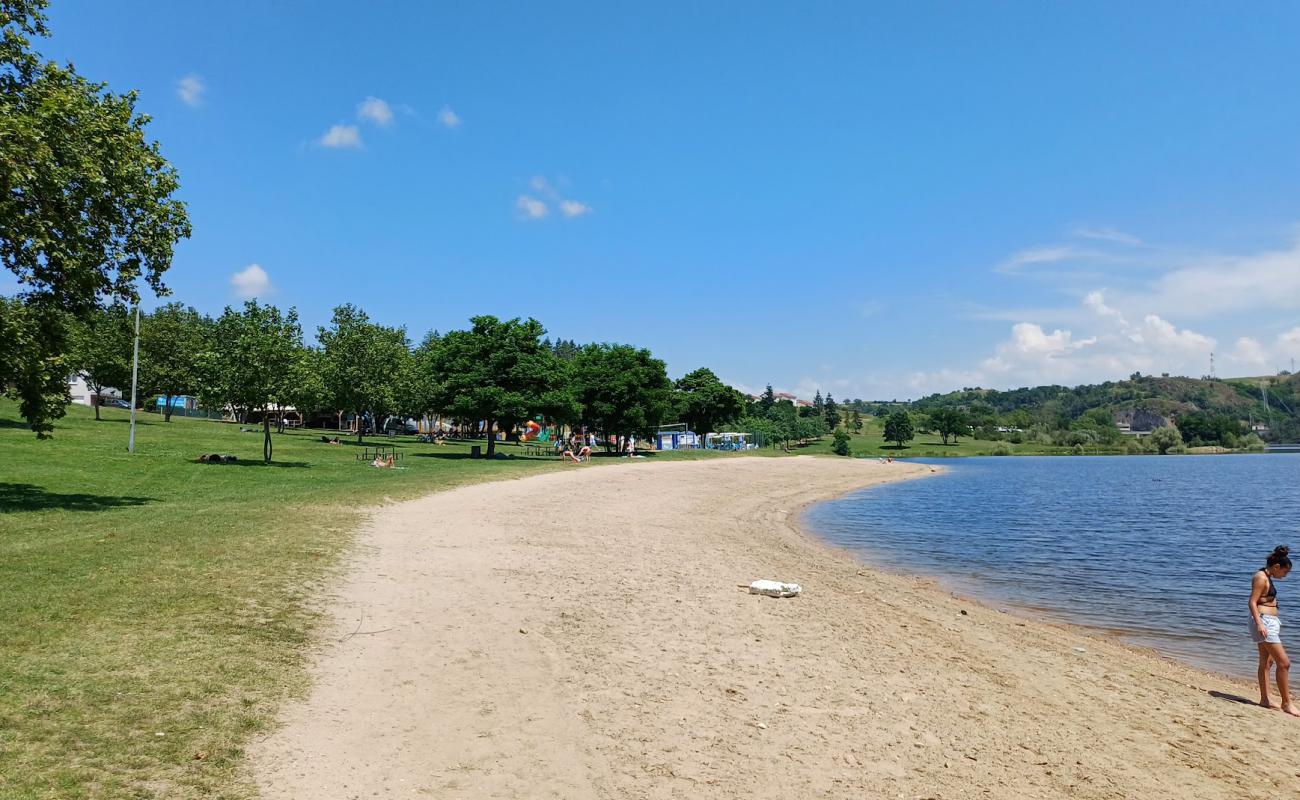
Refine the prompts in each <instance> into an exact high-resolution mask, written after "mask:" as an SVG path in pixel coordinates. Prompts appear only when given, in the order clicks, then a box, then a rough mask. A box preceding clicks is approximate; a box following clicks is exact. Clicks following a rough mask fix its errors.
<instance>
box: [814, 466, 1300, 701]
mask: <svg viewBox="0 0 1300 800" xmlns="http://www.w3.org/2000/svg"><path fill="white" fill-rule="evenodd" d="M942 463H943V464H944V466H945V467H947V468H948V470H949V471H948V472H947V473H945V474H942V475H938V476H934V477H932V478H927V479H924V480H918V481H908V482H905V483H901V484H891V485H888V486H881V487H874V488H871V489H865V490H863V491H860V492H856V493H853V494H851V495H848V496H846V497H844V498H841V499H839V500H835V501H832V502H829V503H823V504H821V505H818V506H814V507H813V508H811V509H809V511H808V512H807V513H806V514H805V521H806V523H807V524H808V525H809V527H810V528H811V529H812V530H813V531H815V532H816V533H817V534H819V535H820V536H822V537H823V538H825V539H826V540H828V541H829V542H831V543H832V544H835V545H837V546H840V547H844V548H847V549H849V550H852V551H854V552H855V553H857V554H858V555H859V557H861V558H862V559H863V560H864V561H867V562H868V563H871V564H876V565H878V566H882V567H885V568H886V569H891V570H896V571H902V572H907V573H912V574H923V575H929V576H935V577H938V578H939V579H940V580H941V581H942V582H943V583H944V584H945V585H946V586H948V587H950V588H951V589H953V590H955V591H958V592H960V593H963V594H967V595H970V596H973V597H978V598H980V599H983V600H986V601H990V602H993V603H995V604H996V603H1004V604H1013V605H1017V606H1020V607H1024V608H1030V609H1035V610H1039V611H1042V612H1045V613H1047V614H1049V615H1050V616H1053V617H1055V618H1057V619H1060V620H1064V621H1066V622H1072V623H1076V624H1082V625H1089V626H1093V627H1097V628H1102V629H1106V630H1109V631H1113V632H1116V633H1118V634H1119V635H1120V636H1121V638H1123V639H1125V640H1127V641H1130V642H1132V643H1134V644H1140V645H1143V646H1146V647H1154V648H1155V649H1157V650H1160V651H1162V652H1164V653H1166V654H1168V655H1171V656H1173V657H1175V658H1179V659H1182V660H1184V661H1187V662H1189V663H1192V664H1195V665H1197V666H1201V667H1205V668H1209V669H1214V670H1219V671H1222V672H1228V673H1233V674H1238V675H1243V676H1250V675H1253V674H1254V671H1255V666H1254V664H1255V649H1254V647H1253V646H1252V645H1251V643H1250V639H1249V636H1248V634H1247V628H1246V620H1247V613H1248V612H1247V611H1246V598H1247V596H1248V595H1249V592H1250V576H1251V573H1252V572H1253V571H1254V570H1256V569H1258V568H1259V567H1260V566H1262V564H1263V560H1264V557H1265V556H1266V555H1267V554H1268V553H1270V552H1271V551H1272V549H1273V547H1274V546H1276V545H1278V544H1290V545H1292V546H1293V547H1296V548H1297V557H1298V559H1297V560H1300V535H1297V522H1296V520H1297V516H1296V512H1297V510H1300V503H1298V502H1297V501H1298V500H1300V455H1267V456H1217V457H1211V456H1184V457H1176V456H1164V457H1155V456H1151V457H1086V458H1063V457H1054V458H1052V457H1044V458H1031V457H1015V458H971V459H961V460H957V459H952V460H946V461H944V462H942ZM1288 583H1291V584H1293V585H1294V586H1295V588H1294V589H1292V587H1291V586H1288V585H1287V584H1288ZM1278 594H1279V598H1280V601H1281V603H1280V605H1281V609H1282V618H1283V622H1284V624H1285V623H1286V622H1287V621H1288V620H1295V621H1296V625H1297V626H1300V570H1297V571H1296V573H1295V574H1294V576H1293V577H1292V579H1291V580H1290V581H1281V582H1280V583H1279V588H1278ZM1291 609H1295V611H1294V612H1292V613H1290V614H1288V611H1290V610H1291ZM1153 611H1154V612H1155V613H1154V614H1153ZM1286 630H1287V629H1286V628H1284V635H1283V640H1284V641H1286V640H1287V636H1286ZM1297 630H1300V627H1297ZM1290 649H1291V650H1292V651H1294V652H1300V639H1296V638H1294V637H1293V638H1292V641H1291V648H1290Z"/></svg>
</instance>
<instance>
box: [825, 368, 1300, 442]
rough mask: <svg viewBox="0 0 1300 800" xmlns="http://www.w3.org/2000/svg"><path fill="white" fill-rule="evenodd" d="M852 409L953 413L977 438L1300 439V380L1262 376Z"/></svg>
mask: <svg viewBox="0 0 1300 800" xmlns="http://www.w3.org/2000/svg"><path fill="white" fill-rule="evenodd" d="M849 405H850V407H855V408H858V409H859V410H861V411H864V412H867V413H872V414H875V415H877V416H882V415H884V414H887V413H891V412H893V411H897V410H900V409H905V410H907V411H909V412H911V413H917V414H928V413H931V412H934V411H937V410H939V409H955V410H959V411H961V412H963V413H964V414H965V415H966V418H967V420H968V422H969V423H970V426H971V428H972V429H973V431H974V433H975V435H977V436H981V438H983V436H984V435H987V436H988V438H1006V437H1008V436H1010V435H1013V434H1017V433H1018V434H1021V435H1039V436H1041V437H1051V438H1052V439H1053V440H1054V441H1056V440H1066V441H1068V439H1069V437H1068V436H1065V437H1063V436H1061V434H1062V433H1068V432H1071V431H1078V432H1083V433H1088V432H1091V433H1093V434H1095V435H1094V436H1092V437H1091V438H1093V439H1096V438H1102V439H1105V438H1110V437H1111V436H1113V435H1114V433H1115V431H1114V430H1110V428H1111V427H1112V426H1114V427H1115V428H1118V427H1119V426H1124V427H1127V428H1130V429H1131V430H1133V431H1150V430H1155V429H1158V428H1161V427H1171V426H1173V427H1177V428H1178V429H1179V431H1180V432H1181V434H1182V437H1183V439H1184V440H1185V441H1186V442H1187V443H1188V444H1189V445H1194V444H1224V445H1227V446H1237V445H1238V444H1239V442H1240V440H1242V439H1244V438H1245V437H1249V436H1252V434H1254V435H1258V436H1259V437H1261V438H1262V439H1264V440H1266V441H1279V442H1281V441H1285V442H1295V441H1300V414H1297V411H1298V410H1300V375H1291V374H1286V373H1283V374H1280V375H1276V376H1268V377H1261V378H1183V377H1170V376H1167V375H1165V376H1160V377H1154V376H1148V375H1142V374H1139V373H1134V374H1133V375H1131V376H1130V377H1129V379H1128V380H1123V381H1107V382H1105V383H1099V384H1091V385H1084V386H1075V387H1073V388H1071V387H1066V386H1036V387H1033V388H1023V389H1012V390H1008V391H998V390H994V389H978V388H966V389H962V390H960V391H955V392H949V393H947V394H932V395H929V396H928V397H923V398H921V399H919V400H916V401H913V402H911V403H897V402H890V403H871V402H863V401H851V402H850V404H849Z"/></svg>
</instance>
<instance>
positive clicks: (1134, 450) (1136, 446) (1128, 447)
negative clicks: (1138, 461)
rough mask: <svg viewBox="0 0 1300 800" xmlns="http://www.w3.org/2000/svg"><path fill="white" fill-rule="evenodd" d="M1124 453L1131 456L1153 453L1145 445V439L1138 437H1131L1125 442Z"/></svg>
mask: <svg viewBox="0 0 1300 800" xmlns="http://www.w3.org/2000/svg"><path fill="white" fill-rule="evenodd" d="M1124 452H1125V453H1127V454H1129V455H1131V456H1140V455H1142V454H1143V453H1149V452H1151V451H1150V449H1149V448H1147V447H1146V446H1145V444H1144V440H1143V439H1139V438H1138V437H1136V436H1130V437H1128V439H1126V440H1125V441H1124Z"/></svg>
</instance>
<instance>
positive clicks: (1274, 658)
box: [1247, 546, 1300, 717]
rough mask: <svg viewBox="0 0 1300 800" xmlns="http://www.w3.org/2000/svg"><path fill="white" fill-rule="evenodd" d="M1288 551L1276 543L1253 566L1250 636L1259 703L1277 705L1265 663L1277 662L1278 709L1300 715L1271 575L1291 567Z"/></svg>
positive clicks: (1285, 571)
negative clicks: (1256, 659) (1270, 692)
mask: <svg viewBox="0 0 1300 800" xmlns="http://www.w3.org/2000/svg"><path fill="white" fill-rule="evenodd" d="M1288 552H1290V551H1289V549H1288V548H1286V547H1281V546H1279V547H1277V548H1276V549H1274V550H1273V553H1272V555H1270V556H1269V557H1268V561H1267V562H1266V563H1265V564H1264V568H1263V569H1260V570H1256V572H1255V575H1254V577H1253V578H1251V582H1250V601H1249V603H1248V604H1247V605H1248V606H1249V608H1250V638H1251V640H1252V641H1253V642H1255V646H1256V647H1257V648H1259V704H1260V705H1261V706H1263V707H1264V708H1274V709H1275V708H1279V706H1275V705H1273V702H1272V701H1271V700H1269V697H1268V665H1269V662H1272V663H1273V664H1274V665H1275V666H1276V676H1277V691H1278V693H1279V694H1280V695H1282V705H1281V706H1280V708H1281V710H1282V711H1284V712H1286V713H1287V714H1291V715H1292V716H1296V717H1300V710H1297V709H1296V707H1295V706H1294V705H1292V703H1291V687H1290V685H1289V684H1290V675H1291V659H1290V658H1288V657H1287V654H1286V648H1285V647H1283V646H1282V622H1281V621H1280V620H1279V619H1278V616H1277V587H1276V586H1274V585H1273V579H1274V578H1285V577H1286V575H1287V573H1288V572H1290V571H1291V559H1290V558H1289V557H1288V556H1287V553H1288Z"/></svg>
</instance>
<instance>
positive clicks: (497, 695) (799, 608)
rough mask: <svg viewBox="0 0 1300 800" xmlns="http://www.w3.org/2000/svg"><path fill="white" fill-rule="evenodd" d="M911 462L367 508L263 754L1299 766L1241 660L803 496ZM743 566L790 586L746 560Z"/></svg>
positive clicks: (437, 773)
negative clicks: (978, 587)
mask: <svg viewBox="0 0 1300 800" xmlns="http://www.w3.org/2000/svg"><path fill="white" fill-rule="evenodd" d="M928 472H929V468H928V467H925V466H922V465H915V464H905V463H901V462H900V463H894V464H890V465H884V464H878V463H876V462H874V461H866V460H851V459H830V458H815V459H814V458H779V459H778V458H746V459H716V460H707V461H695V462H659V463H653V462H642V463H632V464H627V465H623V466H619V467H600V468H594V467H574V468H572V469H570V470H567V471H563V472H557V473H551V474H547V475H542V476H537V477H532V478H527V479H523V480H516V481H503V482H499V483H492V484H484V485H479V486H470V487H465V488H461V489H456V490H453V491H449V492H445V493H440V494H435V495H431V496H429V497H426V498H423V499H420V500H416V501H412V502H407V503H401V504H394V505H390V506H386V507H384V508H381V509H378V510H377V511H375V512H374V514H373V515H372V516H371V518H370V521H369V523H368V524H367V525H366V526H365V528H364V529H363V530H362V531H361V533H360V536H359V545H358V549H357V551H356V553H355V554H354V557H353V559H352V562H351V563H350V565H349V568H348V570H347V572H346V574H345V578H344V579H343V580H342V581H341V582H340V584H339V585H338V587H337V588H336V591H335V593H334V594H333V595H332V596H331V597H330V598H328V602H329V604H330V605H329V608H330V613H331V618H332V622H331V624H330V626H329V628H328V629H327V631H326V634H325V637H324V639H323V642H322V646H321V648H320V652H319V654H318V658H317V660H316V662H315V665H314V666H313V668H312V675H313V679H314V687H313V689H312V691H311V693H310V695H309V697H308V698H307V699H306V700H304V701H302V702H300V703H295V704H293V705H291V706H289V707H287V708H286V709H285V710H284V713H283V715H282V722H283V725H282V727H280V728H279V729H278V730H277V731H276V732H274V733H273V734H271V735H270V736H268V737H266V738H265V739H263V740H261V741H258V742H255V743H253V744H252V745H251V746H250V760H249V765H250V769H251V770H252V771H253V776H254V778H255V779H256V781H257V782H258V784H259V785H260V786H261V788H262V792H263V795H264V796H265V797H267V798H322V799H327V798H375V797H378V798H398V797H412V798H416V797H447V798H514V797H518V798H543V797H564V798H674V797H681V798H731V797H736V798H741V797H743V798H769V797H771V798H776V797H782V798H788V797H805V798H806V797H844V798H861V797H864V796H865V797H886V798H894V797H905V798H962V797H972V798H974V797H979V798H1059V797H1075V798H1136V797H1170V796H1173V797H1196V798H1225V799H1226V798H1234V799H1237V798H1254V797H1260V798H1264V797H1268V798H1276V797H1280V796H1292V795H1294V794H1295V787H1296V786H1297V785H1298V784H1297V778H1300V775H1298V774H1297V773H1300V768H1296V767H1292V766H1289V765H1288V764H1287V761H1288V760H1289V758H1290V755H1291V754H1292V753H1294V752H1296V748H1297V745H1300V720H1294V719H1288V718H1283V717H1282V715H1280V714H1278V713H1275V712H1267V711H1263V710H1261V709H1258V708H1256V707H1254V706H1253V705H1248V704H1245V703H1242V702H1237V701H1235V700H1234V699H1233V698H1234V697H1239V698H1252V697H1253V692H1254V689H1253V688H1252V687H1251V686H1250V685H1249V684H1247V683H1241V682H1232V681H1230V680H1228V679H1226V678H1223V677H1221V676H1215V675H1211V674H1209V673H1205V672H1200V671H1197V670H1194V669H1192V668H1189V667H1186V666H1183V665H1180V664H1177V663H1173V662H1170V661H1167V660H1164V659H1161V658H1159V657H1157V656H1155V655H1154V654H1151V653H1146V652H1142V651H1137V650H1134V649H1130V648H1126V647H1124V646H1122V645H1120V644H1118V643H1115V642H1113V641H1110V640H1107V639H1105V638H1102V637H1099V636H1095V635H1092V634H1089V633H1087V632H1085V631H1083V630H1081V629H1078V628H1071V627H1067V626H1061V625H1052V624H1047V623H1043V622H1038V621H1035V620H1032V619H1031V620H1026V619H1023V618H1020V617H1017V616H1013V615H1008V614H1002V613H999V612H997V611H994V610H992V609H989V608H986V607H984V606H980V605H978V604H974V603H971V602H969V601H966V600H962V599H960V598H954V597H952V596H950V595H949V594H947V593H945V592H942V591H941V590H939V589H937V588H936V587H935V586H934V584H933V583H931V582H929V581H923V580H917V579H912V578H908V577H903V576H897V575H889V574H885V573H882V572H878V571H875V570H871V569H868V568H866V567H863V566H862V565H860V564H858V563H856V562H855V561H854V560H853V559H852V558H851V557H849V556H848V555H847V554H845V553H842V552H839V551H836V550H833V549H831V548H829V547H826V546H824V545H823V544H821V543H819V542H817V541H816V540H814V539H813V538H812V537H810V536H809V535H807V534H806V533H805V532H803V531H802V530H800V529H799V528H798V527H797V525H796V519H797V516H798V510H799V508H800V507H801V506H802V505H804V504H807V503H809V502H813V501H816V500H820V499H825V498H829V497H833V496H836V495H838V494H841V493H843V492H845V491H848V490H851V489H855V488H859V487H862V486H867V485H871V484H873V483H878V482H883V481H889V480H899V479H905V478H912V477H920V478H923V477H924V475H925V474H927V473H928ZM938 511H939V510H938V509H937V510H936V512H938ZM942 511H943V513H953V512H954V510H953V509H942ZM958 511H959V510H958ZM757 578H772V579H777V580H785V581H794V582H798V583H800V584H802V585H803V587H804V590H805V593H804V594H803V595H802V596H800V597H798V598H793V599H784V600H777V599H772V598H767V597H760V596H755V595H750V594H748V593H747V592H745V591H744V590H743V589H740V588H738V587H737V584H745V583H748V582H749V581H751V580H755V579H757ZM963 612H964V613H963ZM1264 743H1267V745H1266V746H1264ZM1270 753H1272V754H1275V755H1271V756H1270V755H1269V754H1270Z"/></svg>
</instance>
